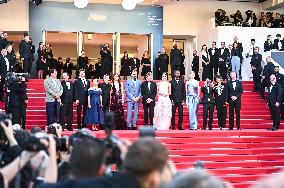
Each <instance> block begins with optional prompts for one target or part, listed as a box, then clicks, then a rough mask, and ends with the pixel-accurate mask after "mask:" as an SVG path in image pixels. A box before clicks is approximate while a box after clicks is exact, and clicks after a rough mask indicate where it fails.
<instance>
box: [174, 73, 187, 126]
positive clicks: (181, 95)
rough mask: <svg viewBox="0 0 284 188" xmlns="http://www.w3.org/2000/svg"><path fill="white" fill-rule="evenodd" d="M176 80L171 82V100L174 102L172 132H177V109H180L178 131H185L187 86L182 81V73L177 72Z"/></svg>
mask: <svg viewBox="0 0 284 188" xmlns="http://www.w3.org/2000/svg"><path fill="white" fill-rule="evenodd" d="M174 75H175V78H174V79H173V80H171V95H170V99H171V101H172V105H173V106H172V122H171V124H172V130H175V115H176V109H177V108H178V116H179V118H178V129H179V130H184V129H183V128H182V121H183V103H184V101H185V86H184V81H183V80H181V79H180V71H179V70H175V72H174Z"/></svg>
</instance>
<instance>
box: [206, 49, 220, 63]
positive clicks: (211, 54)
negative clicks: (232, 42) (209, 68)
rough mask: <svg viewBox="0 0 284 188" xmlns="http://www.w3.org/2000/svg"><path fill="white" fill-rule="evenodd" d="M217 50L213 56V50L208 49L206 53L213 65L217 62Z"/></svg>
mask: <svg viewBox="0 0 284 188" xmlns="http://www.w3.org/2000/svg"><path fill="white" fill-rule="evenodd" d="M218 50H219V49H218V48H215V53H214V55H213V52H212V51H213V48H209V49H208V53H209V55H210V61H211V62H213V63H217V62H218V61H219V56H218V55H219V54H218Z"/></svg>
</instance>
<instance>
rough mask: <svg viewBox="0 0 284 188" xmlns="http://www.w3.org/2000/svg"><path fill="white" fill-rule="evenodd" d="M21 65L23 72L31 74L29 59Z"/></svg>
mask: <svg viewBox="0 0 284 188" xmlns="http://www.w3.org/2000/svg"><path fill="white" fill-rule="evenodd" d="M23 63H24V65H23V69H24V72H27V73H29V74H31V68H32V62H31V61H30V60H29V59H24V62H23Z"/></svg>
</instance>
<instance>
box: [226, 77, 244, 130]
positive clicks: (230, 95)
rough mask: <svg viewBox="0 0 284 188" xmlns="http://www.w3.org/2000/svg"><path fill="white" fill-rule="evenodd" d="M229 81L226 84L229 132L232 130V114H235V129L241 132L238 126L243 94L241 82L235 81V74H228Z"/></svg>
mask: <svg viewBox="0 0 284 188" xmlns="http://www.w3.org/2000/svg"><path fill="white" fill-rule="evenodd" d="M230 77H231V80H230V81H228V82H227V97H226V98H227V100H228V103H229V124H230V128H229V130H233V128H234V113H236V125H237V129H238V130H241V126H240V118H241V117H240V111H241V105H242V104H241V102H242V94H243V85H242V82H241V81H239V80H237V75H236V72H231V73H230Z"/></svg>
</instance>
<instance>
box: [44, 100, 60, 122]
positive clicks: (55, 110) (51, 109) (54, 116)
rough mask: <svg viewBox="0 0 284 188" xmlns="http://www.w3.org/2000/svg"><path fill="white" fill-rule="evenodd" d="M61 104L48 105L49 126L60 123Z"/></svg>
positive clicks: (55, 102) (56, 102) (52, 103)
mask: <svg viewBox="0 0 284 188" xmlns="http://www.w3.org/2000/svg"><path fill="white" fill-rule="evenodd" d="M59 111H60V104H59V102H58V101H54V102H47V103H46V116H47V126H49V125H51V124H53V123H58V118H59Z"/></svg>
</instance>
